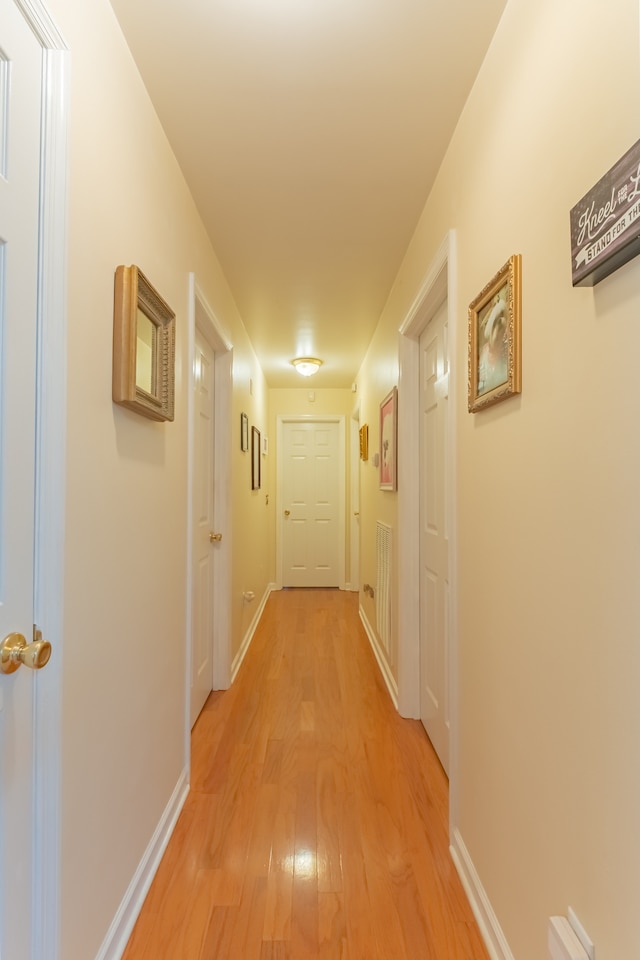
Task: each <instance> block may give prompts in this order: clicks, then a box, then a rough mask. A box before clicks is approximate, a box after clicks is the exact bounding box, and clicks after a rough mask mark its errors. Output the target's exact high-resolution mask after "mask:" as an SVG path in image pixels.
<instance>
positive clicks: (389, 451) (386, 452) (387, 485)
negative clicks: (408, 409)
mask: <svg viewBox="0 0 640 960" xmlns="http://www.w3.org/2000/svg"><path fill="white" fill-rule="evenodd" d="M397 432H398V388H397V387H394V388H393V390H391V391H390V392H389V393H388V394H387V395H386V397H385V398H384V400H383V401H382V403H381V404H380V489H381V490H397V489H398V455H397V454H398V443H397Z"/></svg>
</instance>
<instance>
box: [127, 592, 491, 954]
mask: <svg viewBox="0 0 640 960" xmlns="http://www.w3.org/2000/svg"><path fill="white" fill-rule="evenodd" d="M357 602H358V598H357V595H356V594H352V593H345V592H341V591H338V590H290V591H286V590H285V591H281V592H276V593H272V594H271V596H270V598H269V601H268V603H267V606H266V608H265V611H264V614H263V617H262V620H261V623H260V625H259V627H258V629H257V631H256V634H255V636H254V639H253V642H252V645H251V647H250V649H249V652H248V653H247V656H246V658H245V661H244V663H243V665H242V667H241V670H240V673H239V676H238V678H237V680H236V683H235V684H234V686H233V687H232V688H231V689H230V690H228V691H226V692H223V693H214V694H212V695H211V696H210V697H209V699H208V701H207V703H206V705H205V708H204V710H203V712H202V714H201V715H200V718H199V720H198V721H197V723H196V726H195V728H194V731H193V735H192V789H191V792H190V794H189V797H188V798H187V801H186V804H185V807H184V810H183V812H182V815H181V817H180V820H179V822H178V825H177V827H176V830H175V832H174V835H173V837H172V838H171V841H170V843H169V847H168V849H167V852H166V854H165V857H164V859H163V862H162V864H161V866H160V869H159V870H158V873H157V875H156V878H155V880H154V882H153V885H152V887H151V890H150V892H149V895H148V897H147V900H146V903H145V905H144V907H143V910H142V913H141V915H140V918H139V920H138V923H137V925H136V927H135V929H134V931H133V934H132V937H131V940H130V942H129V945H128V947H127V949H126V951H125V953H124V956H123V960H216V958H221V960H269V958H289V960H311V958H314V960H486V958H487V953H486V951H485V949H484V946H483V944H482V941H481V938H480V936H479V933H478V930H477V927H476V924H475V921H474V919H473V916H472V913H471V910H470V908H469V906H468V904H467V901H466V897H465V894H464V892H463V890H462V887H461V884H460V882H459V879H458V875H457V873H456V871H455V868H454V866H453V864H452V862H451V859H450V856H449V853H448V812H447V804H448V787H447V781H446V778H445V776H444V773H443V771H442V768H441V767H440V764H439V762H438V760H437V758H436V756H435V754H434V752H433V750H432V748H431V745H430V743H429V741H428V739H427V737H426V735H425V733H424V730H423V728H422V726H421V725H420V724H419V723H418V722H417V721H408V720H403V719H402V718H400V717H399V716H398V714H397V713H396V711H395V709H394V707H393V705H392V703H391V701H390V699H389V696H388V693H387V690H386V688H385V686H384V683H383V681H382V678H381V677H380V674H379V671H378V667H377V665H376V663H375V660H374V657H373V654H372V653H371V650H370V647H369V643H368V640H367V638H366V635H365V633H364V630H363V628H362V625H361V623H360V620H359V617H358V607H357Z"/></svg>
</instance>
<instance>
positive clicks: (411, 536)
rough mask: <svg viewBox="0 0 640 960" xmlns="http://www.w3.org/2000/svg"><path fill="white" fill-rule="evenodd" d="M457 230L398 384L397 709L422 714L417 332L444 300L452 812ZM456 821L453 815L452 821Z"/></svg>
mask: <svg viewBox="0 0 640 960" xmlns="http://www.w3.org/2000/svg"><path fill="white" fill-rule="evenodd" d="M455 290H456V263H455V233H454V231H449V233H448V234H447V236H446V237H445V239H444V241H443V243H442V245H441V246H440V249H439V250H438V252H437V253H436V255H435V257H434V259H433V261H432V263H431V265H430V267H429V270H428V271H427V274H426V276H425V278H424V280H423V282H422V284H421V286H420V289H419V291H418V294H417V296H416V298H415V300H414V302H413V304H412V306H411V308H410V309H409V311H408V313H407V315H406V317H405V319H404V320H403V322H402V324H401V326H400V331H399V332H400V337H399V353H400V375H399V387H398V543H399V553H398V583H399V591H398V592H399V604H398V607H399V609H398V628H399V637H400V641H399V649H398V709H399V712H400V713H401V715H402V716H404V717H413V718H414V719H419V717H420V569H419V568H420V564H419V558H420V539H419V529H418V524H417V523H416V517H418V516H419V515H420V456H419V447H418V444H417V443H416V442H415V438H416V437H417V436H418V435H419V398H420V334H421V333H422V331H423V330H424V329H425V327H426V326H427V324H428V323H429V322H430V320H431V319H432V318H433V316H434V314H435V313H436V311H437V309H438V307H439V306H440V305H441V304H442V303H443V302H444V300H445V299H447V323H448V330H449V344H448V353H449V371H450V374H449V376H450V379H449V416H448V430H449V436H448V441H449V442H448V450H449V453H448V457H449V463H448V464H447V466H446V474H447V477H448V479H449V483H450V484H451V490H452V495H451V496H450V497H449V498H448V504H449V518H448V528H449V533H450V539H449V584H450V596H449V626H450V646H449V704H450V711H451V731H450V733H451V737H450V745H449V751H450V755H449V768H450V770H449V777H450V795H449V796H450V808H449V809H450V816H451V817H452V816H453V811H454V806H455V800H456V780H457V777H456V774H457V715H458V714H457V654H458V648H457V636H458V634H457V553H456V550H457V546H456V545H457V535H456V531H457V527H456V519H457V506H456V497H455V491H456V489H457V484H456V396H457V383H458V376H457V373H458V371H457V363H456V356H457V353H456V349H457V335H458V330H457V309H456V301H455ZM451 822H453V820H451Z"/></svg>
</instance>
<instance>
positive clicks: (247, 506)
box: [231, 351, 273, 660]
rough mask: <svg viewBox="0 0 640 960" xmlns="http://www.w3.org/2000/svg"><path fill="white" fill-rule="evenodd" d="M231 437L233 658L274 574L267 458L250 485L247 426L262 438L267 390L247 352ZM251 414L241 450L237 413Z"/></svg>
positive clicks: (239, 371) (238, 376)
mask: <svg viewBox="0 0 640 960" xmlns="http://www.w3.org/2000/svg"><path fill="white" fill-rule="evenodd" d="M234 386H235V389H234V400H233V406H234V409H233V437H232V448H233V450H234V451H235V454H234V460H235V464H234V472H233V477H234V483H233V517H234V527H233V545H232V550H233V590H232V597H231V614H232V623H233V642H232V650H231V657H232V660H233V658H236V657H237V654H238V652H239V650H240V647H241V646H242V641H243V640H244V639H245V636H246V635H247V632H248V631H249V629H250V627H251V624H252V621H253V618H254V617H255V615H256V611H257V609H258V603H259V601H260V600H261V599H262V597H263V596H264V594H265V591H266V589H267V586H268V584H269V583H270V582H271V580H272V579H273V577H272V572H271V571H272V567H273V563H272V559H271V540H270V530H271V512H272V510H271V506H270V504H267V502H266V497H267V493H268V491H269V486H268V479H267V476H266V470H265V457H263V456H262V454H261V455H260V459H261V487H260V489H259V490H252V489H251V428H252V427H257V428H258V430H259V431H260V438H261V439H262V437H264V436H265V433H266V431H267V426H268V422H269V420H268V415H269V391H268V388H267V384H266V381H265V379H264V375H263V373H262V370H261V369H260V365H259V363H258V361H257V359H256V357H255V355H254V354H253V351H252V352H251V355H250V356H247V357H246V359H245V360H244V362H243V363H242V364H240V365H237V369H236V371H235V373H234ZM243 413H246V414H247V417H248V419H249V449H248V450H247V451H245V452H243V451H241V450H240V418H241V414H243ZM245 591H251V592H252V593H254V594H255V596H256V601H257V602H253V603H247V602H246V601H245V600H244V598H243V594H244V593H245Z"/></svg>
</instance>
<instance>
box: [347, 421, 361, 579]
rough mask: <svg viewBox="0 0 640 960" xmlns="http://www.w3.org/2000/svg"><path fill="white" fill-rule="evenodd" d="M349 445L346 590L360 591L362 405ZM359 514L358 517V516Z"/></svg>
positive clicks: (351, 430) (354, 422)
mask: <svg viewBox="0 0 640 960" xmlns="http://www.w3.org/2000/svg"><path fill="white" fill-rule="evenodd" d="M349 423H350V443H349V447H350V449H349V474H350V476H349V487H350V491H349V577H350V583H347V584H345V590H351V591H353V592H354V593H358V591H359V590H360V403H356V405H355V407H354V409H353V410H352V412H351V420H350V422H349ZM356 514H357V516H356Z"/></svg>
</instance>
